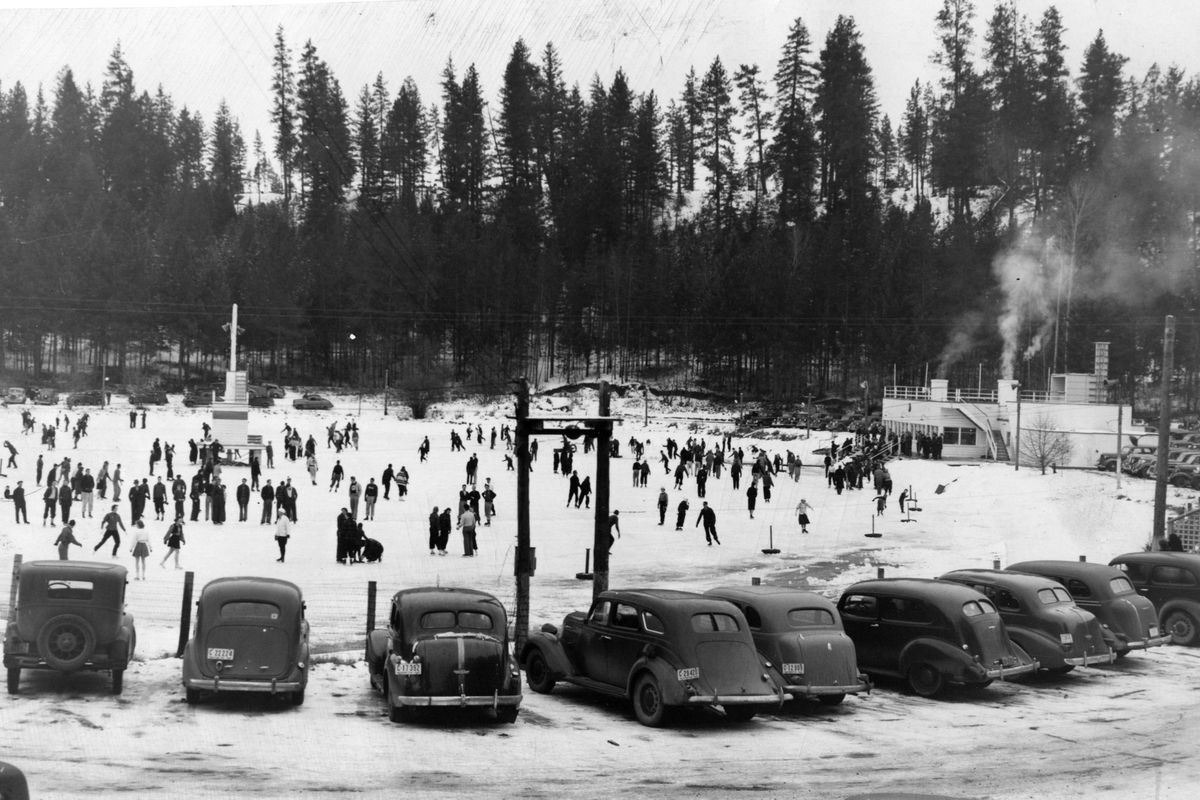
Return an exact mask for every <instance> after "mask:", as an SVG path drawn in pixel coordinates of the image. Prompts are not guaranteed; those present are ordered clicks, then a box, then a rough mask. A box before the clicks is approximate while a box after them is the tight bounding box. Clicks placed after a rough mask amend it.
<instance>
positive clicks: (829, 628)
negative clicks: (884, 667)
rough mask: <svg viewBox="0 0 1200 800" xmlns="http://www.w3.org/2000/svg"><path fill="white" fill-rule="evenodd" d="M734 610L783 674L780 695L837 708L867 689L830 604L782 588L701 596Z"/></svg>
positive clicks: (743, 588) (812, 595)
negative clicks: (810, 700) (744, 620)
mask: <svg viewBox="0 0 1200 800" xmlns="http://www.w3.org/2000/svg"><path fill="white" fill-rule="evenodd" d="M705 594H707V595H711V596H713V597H720V598H721V599H723V600H728V601H729V602H731V603H733V604H734V605H735V606H737V607H738V610H740V611H741V612H742V614H743V615H745V617H746V624H747V625H749V626H750V634H751V636H753V637H754V645H755V647H757V648H758V652H759V653H761V654H762V655H763V656H764V657H765V658H766V659H767V660H768V661H770V662H771V663H772V664H773V665H774V666H775V668H776V669H778V670H779V671H780V672H781V673H782V674H783V678H784V681H785V682H786V685H785V687H784V689H785V691H787V692H788V693H789V694H791V695H793V696H794V697H812V698H815V699H816V700H819V701H821V702H822V703H824V704H826V705H837V704H838V703H840V702H842V700H844V699H845V697H846V695H848V694H858V693H859V692H869V691H871V682H870V680H869V679H868V678H867V676H866V675H864V674H863V673H861V672H859V671H858V659H857V657H856V655H855V652H854V642H852V641H851V640H850V637H849V636H847V635H846V631H845V630H844V629H843V628H842V618H841V617H840V616H838V613H837V608H836V607H835V606H834V604H833V603H832V602H830V601H829V600H827V599H825V598H824V597H822V596H821V595H819V594H816V593H815V592H802V591H799V590H797V589H788V588H786V587H782V586H722V587H720V588H717V589H709V590H708V591H707V592H705Z"/></svg>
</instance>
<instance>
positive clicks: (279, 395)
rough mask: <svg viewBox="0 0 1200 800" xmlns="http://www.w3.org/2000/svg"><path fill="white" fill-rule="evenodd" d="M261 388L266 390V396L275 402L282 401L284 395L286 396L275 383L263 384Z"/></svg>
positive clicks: (281, 388)
mask: <svg viewBox="0 0 1200 800" xmlns="http://www.w3.org/2000/svg"><path fill="white" fill-rule="evenodd" d="M262 387H263V388H264V389H266V390H267V394H269V395H270V396H271V397H273V398H275V399H276V400H282V399H283V398H284V395H286V394H287V392H285V391H284V390H283V387H281V386H280V385H279V384H277V383H264V384H263V385H262Z"/></svg>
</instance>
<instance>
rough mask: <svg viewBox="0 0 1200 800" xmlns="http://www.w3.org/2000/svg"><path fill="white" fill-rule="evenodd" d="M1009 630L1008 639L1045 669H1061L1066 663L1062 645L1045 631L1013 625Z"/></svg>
mask: <svg viewBox="0 0 1200 800" xmlns="http://www.w3.org/2000/svg"><path fill="white" fill-rule="evenodd" d="M1007 630H1008V638H1009V639H1011V640H1012V642H1013V644H1015V645H1017V646H1018V647H1020V648H1021V649H1022V650H1024V651H1025V652H1026V654H1027V655H1028V656H1029V657H1030V658H1031V659H1033V660H1034V661H1037V662H1038V663H1040V664H1041V665H1042V666H1043V667H1060V666H1062V665H1063V664H1064V663H1066V662H1065V661H1064V660H1063V659H1064V658H1065V654H1064V653H1063V649H1062V643H1061V642H1060V641H1059V640H1057V639H1054V638H1052V637H1051V636H1050V634H1048V633H1046V632H1045V631H1041V630H1037V629H1036V628H1026V627H1024V626H1020V627H1015V626H1012V625H1009V626H1008V628H1007Z"/></svg>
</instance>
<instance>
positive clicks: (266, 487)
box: [258, 478, 275, 525]
mask: <svg viewBox="0 0 1200 800" xmlns="http://www.w3.org/2000/svg"><path fill="white" fill-rule="evenodd" d="M258 496H259V497H261V498H262V517H260V518H259V520H258V524H259V525H270V524H271V507H272V506H274V505H275V487H274V486H272V485H271V479H270V478H267V482H266V483H265V484H263V487H262V489H261V490H259V493H258Z"/></svg>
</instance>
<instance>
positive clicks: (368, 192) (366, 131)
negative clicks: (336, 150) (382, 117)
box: [354, 85, 383, 212]
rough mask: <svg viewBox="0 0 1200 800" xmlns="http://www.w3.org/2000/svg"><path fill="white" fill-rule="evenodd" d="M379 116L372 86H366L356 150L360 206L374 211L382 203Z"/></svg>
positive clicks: (356, 124)
mask: <svg viewBox="0 0 1200 800" xmlns="http://www.w3.org/2000/svg"><path fill="white" fill-rule="evenodd" d="M378 118H379V115H378V114H377V113H376V109H375V96H374V94H373V93H372V91H371V87H370V86H369V85H364V86H363V87H362V91H361V92H360V93H359V96H358V110H357V113H356V115H355V120H354V152H355V155H356V156H357V159H358V205H359V206H360V207H361V208H365V209H368V210H370V211H373V212H378V211H379V210H380V209H381V207H382V204H383V179H382V175H383V170H382V160H381V156H380V145H379V128H377V127H376V121H377V120H378Z"/></svg>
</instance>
